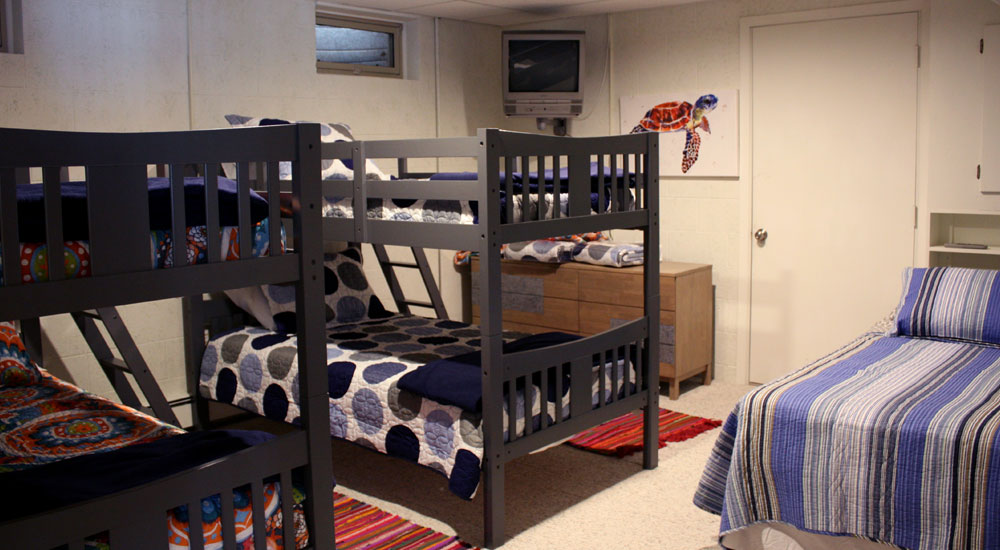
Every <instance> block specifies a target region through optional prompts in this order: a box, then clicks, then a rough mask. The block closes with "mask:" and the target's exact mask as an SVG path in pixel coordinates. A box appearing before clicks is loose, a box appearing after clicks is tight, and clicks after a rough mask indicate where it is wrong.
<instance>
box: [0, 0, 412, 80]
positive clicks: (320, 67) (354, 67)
mask: <svg viewBox="0 0 1000 550" xmlns="http://www.w3.org/2000/svg"><path fill="white" fill-rule="evenodd" d="M0 2H3V0H0ZM320 25H324V26H330V27H344V28H349V29H358V30H363V31H373V32H382V33H387V34H391V35H392V56H393V66H392V67H375V66H372V65H361V64H356V63H334V62H331V61H320V60H318V59H317V60H316V72H318V73H329V74H355V75H368V76H387V77H393V78H402V77H403V24H402V23H396V22H394V21H372V20H363V19H352V18H350V17H344V16H341V15H336V14H331V13H323V12H316V26H320Z"/></svg>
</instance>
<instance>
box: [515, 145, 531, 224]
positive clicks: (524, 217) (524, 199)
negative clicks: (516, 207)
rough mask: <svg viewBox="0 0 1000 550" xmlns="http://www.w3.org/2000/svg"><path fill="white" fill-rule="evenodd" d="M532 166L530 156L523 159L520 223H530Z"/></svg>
mask: <svg viewBox="0 0 1000 550" xmlns="http://www.w3.org/2000/svg"><path fill="white" fill-rule="evenodd" d="M530 167H531V164H530V163H529V162H528V155H524V156H522V157H521V219H520V220H518V221H520V222H526V221H528V205H529V204H531V202H530V201H531V194H530V193H529V191H530V189H529V187H530V185H529V184H530V183H531V182H530V181H529V179H528V174H529V172H528V171H529V170H530Z"/></svg>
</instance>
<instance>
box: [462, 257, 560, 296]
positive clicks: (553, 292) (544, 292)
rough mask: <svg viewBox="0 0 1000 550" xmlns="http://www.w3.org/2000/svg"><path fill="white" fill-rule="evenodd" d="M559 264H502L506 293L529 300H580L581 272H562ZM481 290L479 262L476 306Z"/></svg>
mask: <svg viewBox="0 0 1000 550" xmlns="http://www.w3.org/2000/svg"><path fill="white" fill-rule="evenodd" d="M559 265H560V264H543V263H538V262H501V263H500V278H501V287H502V288H503V291H504V293H508V292H512V293H517V294H523V295H529V296H547V297H549V298H565V299H567V300H576V299H577V287H578V285H579V283H578V280H579V278H578V272H577V271H575V270H572V269H559ZM478 290H479V260H478V259H477V258H473V260H472V298H473V300H472V302H473V303H476V299H477V292H478Z"/></svg>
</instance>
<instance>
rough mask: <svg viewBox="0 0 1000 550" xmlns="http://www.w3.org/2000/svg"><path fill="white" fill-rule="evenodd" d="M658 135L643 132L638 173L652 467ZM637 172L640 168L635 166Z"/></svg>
mask: <svg viewBox="0 0 1000 550" xmlns="http://www.w3.org/2000/svg"><path fill="white" fill-rule="evenodd" d="M659 137H660V135H659V134H658V133H656V132H647V133H646V146H645V147H643V150H644V151H645V154H644V155H643V156H642V170H641V175H637V176H638V177H641V178H642V179H643V183H644V184H645V185H644V186H642V187H643V193H642V200H643V202H644V204H642V205H638V206H641V207H644V208H645V209H646V213H647V216H648V217H647V219H646V225H645V227H644V228H643V232H642V245H643V250H644V251H645V254H644V256H645V257H644V258H643V262H644V264H645V266H644V267H645V269H644V270H643V277H644V283H645V288H646V291H645V311H644V312H643V313H644V314H645V316H646V319H647V321H648V322H649V328H648V336H647V337H646V345H645V346H644V348H643V350H642V368H643V370H644V372H643V374H642V378H643V381H644V383H645V385H646V387H645V388H644V389H645V390H646V399H647V401H646V406H645V407H644V408H643V423H642V438H643V452H642V467H643V468H645V469H647V470H651V469H653V468H656V463H657V459H658V450H659V441H658V439H659V416H660V414H659V413H660V391H659V390H660V373H659V369H660V361H659V355H660V354H659V349H660V217H659V214H660V207H659V204H660V191H659V189H660V185H659V184H660V165H659V162H660V153H659V147H658V144H659ZM636 171H637V172H639V171H640V170H639V167H638V166H636ZM637 187H638V186H637Z"/></svg>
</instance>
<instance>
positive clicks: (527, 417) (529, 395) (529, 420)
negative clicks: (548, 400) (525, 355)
mask: <svg viewBox="0 0 1000 550" xmlns="http://www.w3.org/2000/svg"><path fill="white" fill-rule="evenodd" d="M534 391H535V386H534V385H533V384H532V383H531V376H525V377H524V400H523V401H524V407H523V408H524V436H525V437H527V436H529V435H531V432H532V431H534V424H535V419H534V415H533V414H531V413H532V407H531V405H532V403H533V402H534ZM538 403H539V406H540V411H541V414H545V401H542V400H539V402H538Z"/></svg>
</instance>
